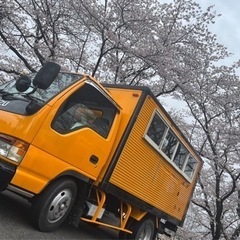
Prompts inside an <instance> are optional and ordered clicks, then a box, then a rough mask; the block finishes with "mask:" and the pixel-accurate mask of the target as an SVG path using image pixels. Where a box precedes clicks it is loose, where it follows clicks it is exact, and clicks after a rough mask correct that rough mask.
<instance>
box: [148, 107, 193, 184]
mask: <svg viewBox="0 0 240 240" xmlns="http://www.w3.org/2000/svg"><path fill="white" fill-rule="evenodd" d="M144 138H145V139H146V140H147V142H148V143H149V144H150V145H152V146H153V147H154V148H155V149H156V150H157V151H158V152H159V153H160V154H161V155H162V156H163V157H164V158H165V159H166V160H167V161H168V162H170V163H171V164H172V165H173V166H174V167H175V168H176V169H177V170H178V171H179V172H180V173H181V174H182V175H183V176H184V177H185V178H187V179H188V180H190V181H191V179H192V178H193V176H194V172H195V170H196V167H197V160H196V159H194V158H193V156H192V155H191V154H190V153H189V151H188V150H187V148H186V147H185V146H184V145H183V143H182V142H181V141H180V140H179V139H178V137H177V136H176V134H175V133H174V132H173V131H172V129H171V128H170V127H169V125H168V124H167V123H166V122H165V121H164V120H163V119H162V117H161V115H160V113H159V112H158V111H157V110H156V111H155V112H154V114H153V116H152V118H151V120H150V123H149V125H148V127H147V129H146V132H145V134H144Z"/></svg>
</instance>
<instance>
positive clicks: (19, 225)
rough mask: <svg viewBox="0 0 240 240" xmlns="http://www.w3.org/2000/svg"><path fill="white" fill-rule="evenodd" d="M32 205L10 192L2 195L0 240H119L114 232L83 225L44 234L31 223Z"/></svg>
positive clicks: (0, 197)
mask: <svg viewBox="0 0 240 240" xmlns="http://www.w3.org/2000/svg"><path fill="white" fill-rule="evenodd" d="M29 212H30V204H29V203H28V202H27V201H26V200H25V199H23V198H21V197H16V195H14V194H12V193H10V192H7V191H6V192H3V193H0V239H16V240H20V239H29V240H30V239H33V240H34V239H44V240H47V239H51V240H54V239H56V240H61V239H65V240H67V239H92V240H97V239H112V240H113V239H117V233H116V232H115V231H114V230H109V229H104V228H101V227H94V226H93V225H90V224H87V223H81V224H80V225H79V228H74V227H71V226H69V225H68V224H64V225H63V226H62V227H61V228H60V229H58V230H57V231H55V232H52V233H42V232H39V231H37V230H36V229H34V228H33V227H32V226H31V223H30V222H29V218H28V216H29Z"/></svg>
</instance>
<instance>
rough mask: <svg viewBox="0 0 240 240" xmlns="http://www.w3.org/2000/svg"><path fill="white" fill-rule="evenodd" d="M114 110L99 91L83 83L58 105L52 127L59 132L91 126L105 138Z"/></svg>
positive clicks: (63, 132)
mask: <svg viewBox="0 0 240 240" xmlns="http://www.w3.org/2000/svg"><path fill="white" fill-rule="evenodd" d="M116 112H117V109H116V107H115V106H114V105H113V104H112V103H111V102H110V101H109V100H108V99H107V98H106V97H105V96H104V95H103V94H102V93H101V92H99V91H98V90H97V89H96V88H95V87H94V86H92V85H89V84H84V85H83V86H82V87H81V88H80V89H79V90H77V91H76V92H75V93H74V94H73V95H71V96H70V97H69V98H68V99H67V100H66V101H65V102H64V103H63V105H62V106H61V107H60V109H59V111H58V113H57V115H56V117H55V119H54V120H53V123H52V128H53V129H54V130H55V131H57V132H59V133H61V134H67V133H70V132H73V131H76V130H79V129H82V128H91V129H92V130H94V131H95V132H97V133H98V134H99V135H101V136H102V137H104V138H106V137H107V136H108V133H109V131H110V128H111V125H112V122H113V120H114V117H115V114H116Z"/></svg>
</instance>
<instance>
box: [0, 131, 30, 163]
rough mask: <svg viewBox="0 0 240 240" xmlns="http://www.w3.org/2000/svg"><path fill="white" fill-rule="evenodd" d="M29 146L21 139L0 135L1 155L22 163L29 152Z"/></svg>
mask: <svg viewBox="0 0 240 240" xmlns="http://www.w3.org/2000/svg"><path fill="white" fill-rule="evenodd" d="M28 147H29V144H28V143H26V142H23V141H21V140H19V139H16V138H13V137H10V136H7V135H4V134H0V155H1V156H3V157H5V158H8V159H9V160H12V161H14V162H16V163H20V162H21V161H22V159H23V157H24V155H25V153H26V152H27V149H28Z"/></svg>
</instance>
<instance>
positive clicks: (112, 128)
mask: <svg viewBox="0 0 240 240" xmlns="http://www.w3.org/2000/svg"><path fill="white" fill-rule="evenodd" d="M96 86H98V85H97V84H96ZM96 86H94V84H88V83H84V84H83V85H82V87H80V88H79V89H78V90H77V91H75V92H74V93H72V94H71V95H69V96H68V97H65V99H64V100H61V103H56V104H55V105H54V106H53V111H52V113H51V114H49V116H48V117H47V119H46V121H45V122H44V124H43V126H42V127H41V130H40V131H39V133H38V134H37V136H36V138H35V139H34V142H33V144H34V145H35V146H37V147H38V148H41V149H42V150H44V151H45V152H48V153H49V154H51V155H52V156H54V157H57V158H58V159H60V160H62V161H65V162H68V163H69V164H71V165H72V166H74V167H77V168H78V169H79V171H80V172H82V173H84V174H86V176H88V177H90V178H92V179H96V178H97V176H98V175H99V173H100V171H101V169H102V167H103V166H104V164H105V162H106V160H107V158H108V156H109V153H110V151H111V148H112V145H113V141H114V134H115V133H116V126H117V125H118V124H117V122H118V117H119V114H118V108H117V106H116V105H115V104H114V102H113V101H111V99H110V98H109V97H107V94H106V93H105V94H104V92H103V91H102V90H101V89H98V88H97V87H96Z"/></svg>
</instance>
